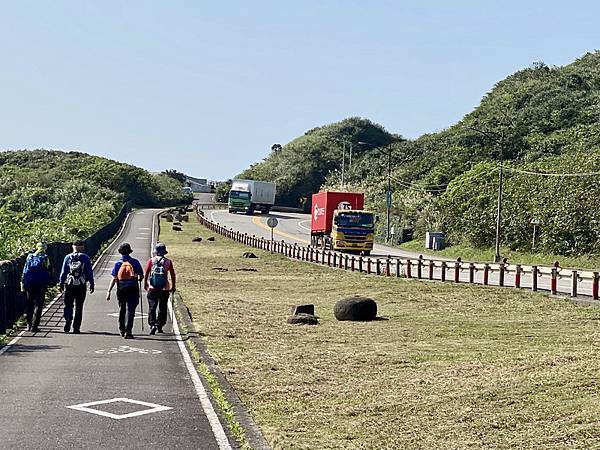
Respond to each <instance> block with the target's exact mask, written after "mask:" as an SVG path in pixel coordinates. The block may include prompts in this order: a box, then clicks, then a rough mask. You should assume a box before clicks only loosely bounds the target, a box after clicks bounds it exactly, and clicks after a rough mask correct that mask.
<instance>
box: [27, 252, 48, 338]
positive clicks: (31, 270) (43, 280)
mask: <svg viewBox="0 0 600 450" xmlns="http://www.w3.org/2000/svg"><path fill="white" fill-rule="evenodd" d="M46 250H47V246H46V244H44V243H43V242H40V243H38V244H37V245H36V247H35V251H34V252H32V253H29V254H28V255H27V259H26V260H25V267H23V275H22V277H21V289H22V290H23V291H24V292H25V313H26V316H27V330H29V331H33V332H34V333H37V332H38V331H40V329H39V325H40V320H41V318H42V310H43V309H44V300H45V298H46V290H47V289H48V286H49V285H51V284H52V268H51V265H50V258H48V255H47V254H46Z"/></svg>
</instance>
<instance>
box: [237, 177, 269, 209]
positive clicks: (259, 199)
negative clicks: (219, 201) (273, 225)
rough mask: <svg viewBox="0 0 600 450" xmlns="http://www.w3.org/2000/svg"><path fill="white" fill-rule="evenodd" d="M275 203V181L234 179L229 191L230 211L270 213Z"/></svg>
mask: <svg viewBox="0 0 600 450" xmlns="http://www.w3.org/2000/svg"><path fill="white" fill-rule="evenodd" d="M274 204H275V183H271V182H269V181H256V180H233V181H232V183H231V190H230V191H229V202H228V206H229V212H230V213H237V212H243V213H246V214H248V215H252V214H254V211H262V213H263V214H268V213H269V211H270V210H271V207H272V206H273V205H274Z"/></svg>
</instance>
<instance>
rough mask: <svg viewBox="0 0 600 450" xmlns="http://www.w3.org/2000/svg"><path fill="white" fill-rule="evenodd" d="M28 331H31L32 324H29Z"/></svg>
mask: <svg viewBox="0 0 600 450" xmlns="http://www.w3.org/2000/svg"><path fill="white" fill-rule="evenodd" d="M27 331H31V324H30V323H28V324H27Z"/></svg>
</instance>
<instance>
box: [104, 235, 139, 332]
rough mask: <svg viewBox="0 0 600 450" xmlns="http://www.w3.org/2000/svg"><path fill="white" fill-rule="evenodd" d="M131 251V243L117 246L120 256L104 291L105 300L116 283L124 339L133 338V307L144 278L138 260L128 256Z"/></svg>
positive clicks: (120, 327) (136, 302)
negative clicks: (106, 290) (106, 289)
mask: <svg viewBox="0 0 600 450" xmlns="http://www.w3.org/2000/svg"><path fill="white" fill-rule="evenodd" d="M132 252H133V250H131V245H129V244H128V243H127V242H124V243H123V244H121V245H120V246H119V253H120V254H121V255H122V256H121V259H120V260H119V261H117V262H116V263H115V266H114V267H113V269H112V277H113V278H112V280H111V282H110V286H109V287H108V292H107V293H106V300H110V292H111V291H112V289H113V287H114V286H115V285H117V300H118V302H119V331H120V332H121V336H123V337H124V338H125V339H133V333H132V331H133V321H134V319H135V309H136V308H137V305H138V304H139V302H140V282H141V280H142V279H143V278H144V271H143V269H142V265H141V264H140V262H139V261H138V260H137V259H135V258H132V257H131V256H129V255H130V254H131V253H132Z"/></svg>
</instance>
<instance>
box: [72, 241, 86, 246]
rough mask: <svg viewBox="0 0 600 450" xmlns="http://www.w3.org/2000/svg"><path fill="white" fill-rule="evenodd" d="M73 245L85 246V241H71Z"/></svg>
mask: <svg viewBox="0 0 600 450" xmlns="http://www.w3.org/2000/svg"><path fill="white" fill-rule="evenodd" d="M73 246H74V247H83V246H85V242H83V241H81V240H79V241H73Z"/></svg>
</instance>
